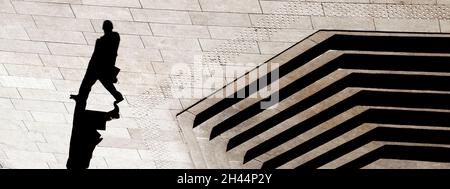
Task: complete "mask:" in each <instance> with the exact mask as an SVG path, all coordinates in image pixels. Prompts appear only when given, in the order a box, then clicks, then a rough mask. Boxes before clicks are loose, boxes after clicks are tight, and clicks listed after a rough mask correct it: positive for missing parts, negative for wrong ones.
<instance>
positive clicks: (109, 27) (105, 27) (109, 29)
mask: <svg viewBox="0 0 450 189" xmlns="http://www.w3.org/2000/svg"><path fill="white" fill-rule="evenodd" d="M102 29H103V31H104V32H105V33H111V32H112V30H113V23H112V22H111V21H110V20H105V21H104V22H103V27H102Z"/></svg>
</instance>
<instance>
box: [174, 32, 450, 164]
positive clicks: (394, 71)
mask: <svg viewBox="0 0 450 189" xmlns="http://www.w3.org/2000/svg"><path fill="white" fill-rule="evenodd" d="M263 70H271V72H269V73H267V74H265V75H261V74H260V76H259V77H256V78H255V77H251V76H252V75H257V73H263ZM276 76H278V77H276ZM270 78H275V79H272V80H270ZM449 83H450V35H448V34H431V33H398V32H354V31H332V30H320V31H318V32H316V33H314V34H312V35H310V36H309V37H307V38H305V39H304V40H302V41H300V42H298V43H297V44H295V45H294V46H292V47H290V48H289V49H287V50H285V51H283V52H282V53H280V54H278V55H277V56H275V57H273V58H272V59H270V60H268V61H267V62H265V63H264V64H261V65H260V66H258V67H257V68H255V69H254V70H252V71H250V72H248V73H246V74H245V75H244V76H242V77H240V78H238V79H236V80H235V81H234V82H232V83H229V84H228V85H226V86H224V87H223V88H222V89H221V90H218V91H216V92H215V93H214V94H211V95H210V96H209V97H207V98H204V99H202V100H201V101H199V102H197V103H195V104H194V105H192V106H191V107H189V108H187V109H185V110H184V111H182V112H181V113H179V114H178V116H177V119H178V122H179V124H180V127H181V130H182V134H183V137H184V140H185V142H186V143H187V144H188V146H189V148H190V155H191V157H192V159H193V161H194V164H195V167H196V168H251V169H254V168H264V169H275V168H286V169H292V168H299V169H315V168H352V169H354V168H364V167H366V166H369V167H377V165H376V164H377V162H379V161H381V160H382V161H383V162H384V164H386V162H387V164H388V165H389V162H391V163H396V164H398V162H399V161H398V160H402V161H405V162H406V163H405V164H404V166H403V167H402V166H401V165H400V167H401V168H416V167H427V166H424V165H433V167H435V166H436V165H437V166H438V167H439V164H443V165H445V164H446V163H448V162H450V157H449V154H450V153H449V152H450V129H449V128H448V126H450V84H449ZM255 86H257V87H255ZM269 88H270V89H275V90H268V89H269ZM234 89H238V90H234ZM233 90H234V91H236V92H234V94H229V93H228V92H229V91H233ZM268 91H269V92H270V94H268V95H260V94H265V93H267V92H268ZM262 92H264V93H262ZM220 94H227V98H218V96H220ZM261 107H270V108H261ZM402 161H400V162H402ZM410 161H415V163H412V164H411V163H410ZM411 165H414V166H411ZM378 167H380V166H378ZM387 167H390V166H387ZM397 167H398V166H397ZM381 168H386V166H384V167H383V166H381Z"/></svg>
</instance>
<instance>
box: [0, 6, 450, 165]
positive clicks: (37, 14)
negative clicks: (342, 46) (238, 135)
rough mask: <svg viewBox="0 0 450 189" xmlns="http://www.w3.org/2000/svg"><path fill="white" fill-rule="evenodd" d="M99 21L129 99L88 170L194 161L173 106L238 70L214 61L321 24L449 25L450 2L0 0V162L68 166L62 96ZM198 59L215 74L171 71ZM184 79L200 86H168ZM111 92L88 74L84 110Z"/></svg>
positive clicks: (241, 58) (79, 71) (288, 41)
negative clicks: (114, 47)
mask: <svg viewBox="0 0 450 189" xmlns="http://www.w3.org/2000/svg"><path fill="white" fill-rule="evenodd" d="M104 19H109V20H112V21H113V23H114V26H115V30H116V31H118V32H119V33H120V34H121V37H122V42H121V45H120V47H119V57H118V63H117V64H118V67H120V68H121V69H122V72H121V73H120V74H119V84H118V85H117V86H118V88H119V90H120V91H122V92H123V93H124V95H125V98H126V101H124V102H122V103H121V104H120V107H121V114H122V118H121V119H119V120H115V121H112V122H110V123H108V128H107V130H106V131H105V132H102V135H103V136H104V140H103V141H102V143H101V144H100V145H99V146H98V147H97V148H96V150H95V152H94V158H93V160H92V162H91V168H193V163H192V160H191V157H190V154H189V152H188V150H187V148H186V146H185V142H184V141H183V140H182V137H181V135H180V129H179V127H178V123H177V121H176V119H175V115H176V114H177V113H178V112H180V111H181V110H182V109H184V108H187V107H188V106H190V105H191V104H192V103H194V102H196V101H197V100H199V99H201V98H202V97H204V96H206V95H208V94H210V93H212V92H213V91H214V90H215V89H218V88H221V87H222V86H223V82H224V81H225V82H230V81H232V80H233V79H235V78H236V77H238V76H240V75H238V74H231V75H228V74H225V75H218V74H216V73H215V72H214V70H215V69H216V68H223V67H224V66H225V65H227V66H228V67H227V69H228V68H230V67H231V68H235V69H237V70H249V69H251V68H253V67H255V65H258V64H261V63H263V62H264V61H265V60H267V59H269V58H271V57H273V56H274V55H276V54H278V53H279V52H281V51H282V50H284V49H286V48H288V47H289V46H291V45H293V44H294V43H296V42H298V41H300V40H301V39H303V38H304V37H306V36H308V35H309V34H311V33H312V32H314V31H315V30H318V29H343V30H350V29H351V30H370V31H374V30H376V31H416V32H450V1H449V0H403V1H402V0H306V1H304V0H292V1H287V0H286V1H284V0H272V1H269V0H0V167H1V168H65V162H66V160H67V153H68V149H69V146H68V142H69V140H70V131H71V123H72V113H73V108H74V103H73V101H71V100H70V99H69V98H68V97H69V94H71V93H76V91H77V90H78V87H79V84H80V81H81V79H82V77H83V75H84V72H85V69H86V66H87V63H88V61H89V58H90V55H91V53H92V51H93V46H94V43H95V39H96V38H97V37H99V36H101V35H102V30H101V24H102V22H103V20H104ZM196 62H201V64H202V65H204V66H205V67H206V68H207V69H206V71H205V70H200V74H202V75H203V76H207V77H212V78H215V79H216V80H217V81H218V83H219V84H217V85H215V86H208V87H205V86H203V85H200V86H198V85H195V84H193V82H192V80H191V79H192V78H191V77H185V76H184V75H183V74H178V73H173V72H172V68H174V67H175V68H176V67H177V64H180V63H183V64H186V65H187V66H188V67H192V66H193V64H194V63H196ZM191 71H192V70H191ZM193 71H195V69H194V70H193ZM196 74H198V73H196ZM194 83H195V82H194ZM180 87H181V88H184V89H186V88H192V89H195V91H198V90H200V91H201V93H202V94H201V95H196V96H184V97H179V96H176V95H174V94H173V92H172V91H173V90H174V89H179V88H180ZM112 102H113V98H112V97H111V96H110V95H109V94H108V92H107V91H106V90H105V89H104V88H103V87H102V86H101V85H98V84H96V85H95V87H94V90H93V94H92V95H91V96H90V98H89V101H88V108H90V109H95V110H110V109H112Z"/></svg>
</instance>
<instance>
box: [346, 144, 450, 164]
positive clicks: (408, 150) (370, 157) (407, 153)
mask: <svg viewBox="0 0 450 189" xmlns="http://www.w3.org/2000/svg"><path fill="white" fill-rule="evenodd" d="M379 159H398V160H413V161H429V162H441V163H448V162H450V148H445V147H431V146H400V145H386V146H382V147H380V148H378V149H376V150H374V151H373V152H371V153H368V154H365V155H363V156H362V157H359V158H358V159H356V160H354V161H351V162H350V163H347V164H345V165H343V166H341V167H338V169H360V168H363V167H364V166H366V165H369V164H371V163H373V162H375V161H376V160H379Z"/></svg>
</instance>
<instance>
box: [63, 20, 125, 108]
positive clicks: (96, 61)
mask: <svg viewBox="0 0 450 189" xmlns="http://www.w3.org/2000/svg"><path fill="white" fill-rule="evenodd" d="M112 29H113V24H112V22H111V21H109V20H106V21H104V22H103V31H104V35H103V36H102V37H100V38H98V39H97V41H96V42H95V49H94V53H93V54H92V57H91V60H90V61H89V65H88V68H87V71H86V74H85V75H84V78H83V81H82V82H81V86H80V89H79V91H78V95H71V98H72V99H75V100H76V101H77V102H78V101H86V100H87V99H88V96H89V93H90V91H91V88H92V86H93V85H94V84H95V82H96V81H97V80H99V81H100V82H101V83H102V85H103V86H104V87H105V88H106V89H107V90H108V91H109V92H110V93H111V95H113V97H114V98H115V99H116V101H115V102H114V103H116V104H117V103H119V102H121V101H122V100H123V99H124V98H123V96H122V94H121V93H120V92H119V91H117V89H116V87H114V83H116V82H117V74H119V71H120V69H119V68H117V67H115V64H116V58H117V50H118V49H119V43H120V35H119V33H117V32H113V31H112Z"/></svg>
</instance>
